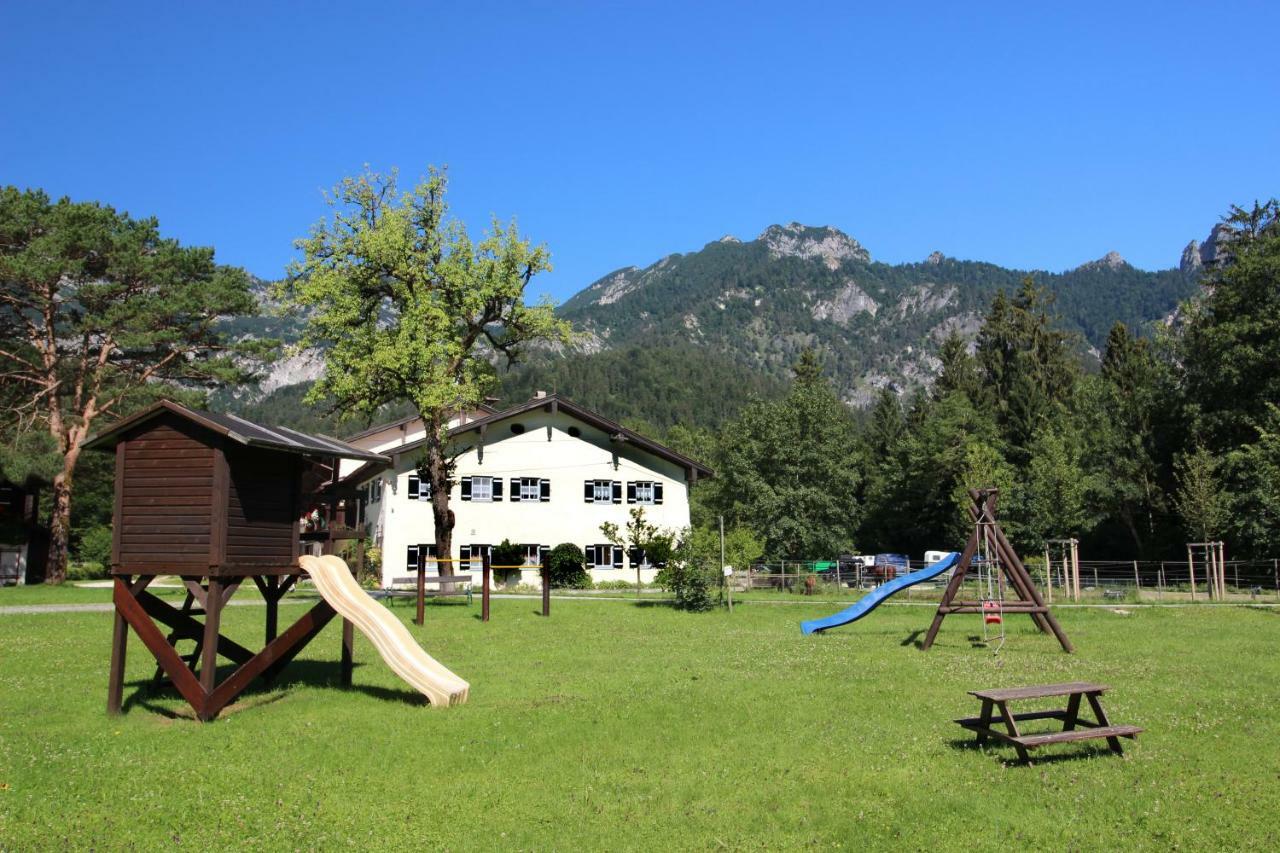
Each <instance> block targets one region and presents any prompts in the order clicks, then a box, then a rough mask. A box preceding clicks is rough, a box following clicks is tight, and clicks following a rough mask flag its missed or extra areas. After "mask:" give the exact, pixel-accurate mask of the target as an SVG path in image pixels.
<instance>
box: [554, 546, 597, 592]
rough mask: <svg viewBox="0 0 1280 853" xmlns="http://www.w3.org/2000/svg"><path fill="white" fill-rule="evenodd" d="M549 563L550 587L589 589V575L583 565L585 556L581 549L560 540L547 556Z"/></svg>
mask: <svg viewBox="0 0 1280 853" xmlns="http://www.w3.org/2000/svg"><path fill="white" fill-rule="evenodd" d="M548 560H549V561H550V563H551V566H550V571H551V588H552V589H590V588H591V576H590V575H588V574H587V570H586V567H585V565H584V564H585V562H586V556H585V555H584V554H583V553H582V549H581V548H579V547H578V546H577V545H574V544H573V543H572V542H562V543H560V544H559V545H557V546H556V547H554V548H552V549H551V553H550V555H549V556H548Z"/></svg>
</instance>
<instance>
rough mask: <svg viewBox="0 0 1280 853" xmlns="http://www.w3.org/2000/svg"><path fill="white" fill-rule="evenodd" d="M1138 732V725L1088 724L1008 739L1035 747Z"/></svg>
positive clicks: (1126, 735) (1136, 734)
mask: <svg viewBox="0 0 1280 853" xmlns="http://www.w3.org/2000/svg"><path fill="white" fill-rule="evenodd" d="M1140 734H1142V729H1141V728H1139V727H1138V726H1090V727H1088V728H1084V729H1072V730H1071V731H1069V732H1045V733H1044V734H1035V735H1019V736H1018V737H1010V738H1008V739H1009V740H1011V741H1013V742H1014V743H1019V744H1022V745H1023V746H1025V747H1026V748H1027V749H1035V748H1036V747H1037V746H1044V745H1045V744H1047V743H1071V742H1072V741H1077V740H1091V739H1093V738H1111V737H1127V738H1131V739H1132V738H1136V737H1137V736H1138V735H1140Z"/></svg>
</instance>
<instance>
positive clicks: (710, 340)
mask: <svg viewBox="0 0 1280 853" xmlns="http://www.w3.org/2000/svg"><path fill="white" fill-rule="evenodd" d="M1210 243H1211V241H1210V242H1207V243H1206V246H1208V245H1210ZM1188 251H1191V248H1190V247H1188ZM1202 253H1203V247H1200V246H1199V245H1197V246H1196V247H1195V254H1196V260H1200V256H1201V254H1202ZM1185 254H1186V253H1184V255H1185ZM1198 270H1199V267H1198V266H1196V267H1194V268H1193V267H1192V266H1191V265H1190V264H1187V263H1185V262H1184V265H1183V268H1182V269H1168V270H1162V271H1159V272H1146V271H1143V270H1139V269H1136V268H1135V267H1133V266H1131V265H1130V264H1128V263H1127V262H1126V261H1125V260H1124V259H1123V258H1122V257H1121V256H1120V255H1119V254H1117V253H1115V252H1109V253H1107V254H1106V255H1104V256H1103V257H1102V258H1100V259H1098V260H1096V261H1091V262H1089V263H1085V264H1082V265H1081V266H1079V267H1076V268H1075V269H1072V270H1067V271H1066V272H1061V273H1051V272H1046V271H1043V270H1031V271H1025V270H1013V269H1006V268H1004V267H999V266H996V265H995V264H988V263H981V262H977V261H961V260H957V259H955V258H948V257H945V256H943V255H942V254H941V253H938V252H934V253H933V254H931V255H929V257H928V258H926V259H925V260H923V261H921V262H919V263H909V264H896V265H890V264H884V263H880V262H876V261H874V260H872V258H871V255H870V253H869V252H868V251H867V249H865V248H864V247H863V246H862V245H861V244H860V243H859V242H858V241H857V240H855V239H853V238H852V237H850V236H848V235H846V234H844V233H842V232H841V231H839V230H837V229H835V228H831V227H812V226H806V225H801V224H799V223H794V222H793V223H791V224H789V225H773V226H770V227H769V228H767V229H765V231H764V232H763V233H762V234H760V236H759V237H757V238H756V239H755V240H750V241H741V240H738V239H736V238H734V237H723V238H721V239H719V240H716V241H714V242H711V243H708V244H707V245H706V246H704V247H703V248H702V249H701V250H700V251H697V252H692V253H689V254H674V255H668V256H666V257H665V258H662V259H661V260H659V261H657V262H656V263H653V264H650V265H649V266H647V267H644V268H639V267H634V266H631V267H624V268H622V269H619V270H615V271H614V272H611V273H609V274H608V275H606V276H604V277H603V278H601V279H600V280H598V281H596V282H594V283H593V284H591V285H589V286H588V287H586V288H585V289H583V290H582V291H580V292H579V293H577V294H576V295H574V296H573V297H572V298H571V299H569V300H568V301H567V302H565V303H564V305H562V306H561V308H560V314H561V316H563V317H565V318H566V319H569V320H571V321H572V322H573V323H574V325H575V326H576V327H577V328H578V329H579V330H580V331H581V332H582V334H583V338H582V341H581V343H580V344H579V345H578V351H579V357H581V356H582V355H584V354H585V355H589V354H591V353H598V352H601V351H605V350H613V349H625V348H630V347H636V346H642V347H647V348H650V349H655V348H664V347H671V346H674V347H688V346H693V347H698V348H704V349H707V350H709V351H713V352H716V353H718V354H720V355H721V356H723V357H727V358H730V359H732V360H733V361H734V362H736V363H737V364H738V365H740V366H741V367H742V368H744V369H748V370H753V371H757V372H759V373H761V374H763V375H765V376H771V377H775V378H779V379H781V378H785V376H786V374H787V371H788V369H789V368H790V365H791V364H792V363H793V362H794V361H795V360H796V358H797V357H798V355H799V353H800V351H801V350H803V349H804V348H806V347H816V348H817V349H818V350H819V351H820V352H821V354H822V356H823V359H824V362H825V364H826V366H827V370H828V372H829V373H830V374H831V376H832V378H833V380H834V381H835V383H836V385H837V387H838V389H839V390H840V392H841V394H842V395H843V397H844V399H845V400H846V401H847V402H849V403H850V404H851V405H855V406H862V405H866V404H867V403H868V402H869V401H870V400H871V399H872V398H873V397H874V395H875V394H876V392H877V391H878V389H880V388H885V387H888V388H893V389H895V390H900V391H905V390H907V389H909V388H912V387H916V386H920V385H927V384H928V383H929V382H930V381H931V380H932V378H933V375H934V373H935V372H936V370H937V368H938V363H937V360H936V358H935V357H934V354H935V353H936V351H937V348H938V345H939V344H940V343H941V341H942V340H943V339H945V338H946V336H947V335H948V334H949V333H950V332H952V331H956V332H958V333H959V334H961V335H962V336H964V337H967V338H972V337H973V336H974V335H975V334H976V333H977V330H978V327H979V325H980V324H981V319H982V316H983V314H984V312H985V311H986V308H987V306H988V305H989V303H990V301H991V299H992V297H993V296H994V295H995V293H996V292H997V291H999V290H1005V291H1012V290H1014V289H1015V288H1016V287H1017V286H1018V285H1019V283H1020V282H1021V280H1022V278H1023V277H1024V276H1027V275H1031V276H1033V277H1034V278H1035V279H1036V281H1037V282H1039V283H1040V284H1042V285H1044V286H1046V287H1047V288H1048V289H1049V290H1050V291H1051V292H1052V293H1053V294H1054V295H1055V296H1056V300H1057V306H1056V307H1057V311H1058V312H1059V314H1060V322H1061V324H1062V326H1063V327H1064V328H1066V329H1068V330H1071V331H1075V332H1078V333H1079V334H1080V336H1081V338H1082V341H1083V342H1084V345H1085V348H1086V349H1087V350H1088V351H1091V352H1093V353H1095V354H1096V352H1097V350H1098V349H1100V348H1101V346H1102V345H1103V343H1104V341H1105V339H1106V335H1107V332H1108V331H1109V330H1110V328H1111V326H1112V325H1113V324H1114V323H1115V322H1116V321H1123V322H1125V323H1126V324H1128V325H1129V326H1130V327H1133V328H1136V329H1141V328H1144V327H1147V326H1149V325H1151V324H1153V323H1156V322H1159V321H1160V320H1161V319H1162V318H1164V317H1167V316H1168V315H1169V314H1170V313H1171V312H1172V311H1173V310H1174V309H1175V308H1176V307H1177V305H1178V303H1179V302H1180V301H1181V300H1183V299H1185V298H1187V297H1188V296H1190V295H1191V294H1192V293H1193V292H1194V290H1195V287H1196V280H1197V277H1198Z"/></svg>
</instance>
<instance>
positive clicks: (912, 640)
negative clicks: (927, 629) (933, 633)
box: [898, 628, 924, 649]
mask: <svg viewBox="0 0 1280 853" xmlns="http://www.w3.org/2000/svg"><path fill="white" fill-rule="evenodd" d="M923 633H924V629H923V628H922V629H920V630H916V631H912V632H911V633H910V634H908V635H907V638H906V639H905V640H903V641H902V642H901V643H899V644H898V645H900V646H902V647H903V648H906V647H907V646H915V647H916V648H917V649H923V648H924V640H922V639H920V635H921V634H923Z"/></svg>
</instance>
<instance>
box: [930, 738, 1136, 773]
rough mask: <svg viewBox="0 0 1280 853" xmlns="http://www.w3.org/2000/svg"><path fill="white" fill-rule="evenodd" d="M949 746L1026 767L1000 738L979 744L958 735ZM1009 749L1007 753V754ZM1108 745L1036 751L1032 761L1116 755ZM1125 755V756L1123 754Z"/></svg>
mask: <svg viewBox="0 0 1280 853" xmlns="http://www.w3.org/2000/svg"><path fill="white" fill-rule="evenodd" d="M947 746H948V747H950V748H951V749H954V750H956V751H958V752H981V753H983V754H984V755H985V754H987V753H991V754H992V755H994V756H995V757H996V758H998V759H999V760H1000V763H1001V764H1003V765H1005V766H1006V767H1026V766H1028V765H1027V764H1026V763H1025V762H1023V761H1022V760H1021V759H1019V758H1018V757H1017V752H1016V751H1015V750H1014V748H1013V745H1012V744H1005V743H1002V742H1000V741H998V740H996V741H992V740H988V741H987V742H986V743H984V744H979V743H978V742H977V741H976V740H975V739H974V738H972V737H957V738H952V739H950V740H948V741H947ZM1006 751H1007V753H1008V754H1007V755H1006V754H1005V753H1006ZM1114 754H1115V753H1113V752H1112V751H1111V748H1110V747H1108V746H1093V745H1091V744H1084V745H1083V746H1076V747H1075V748H1073V749H1069V750H1067V751H1065V752H1057V751H1055V752H1035V751H1032V752H1031V753H1030V756H1031V762H1032V764H1034V765H1036V766H1041V765H1045V764H1057V763H1059V762H1063V761H1080V760H1083V759H1086V758H1094V757H1097V756H1104V755H1114ZM1121 757H1123V756H1121Z"/></svg>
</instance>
